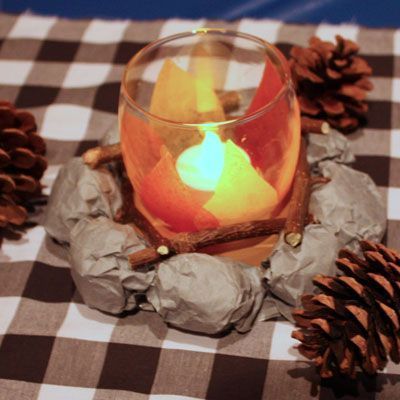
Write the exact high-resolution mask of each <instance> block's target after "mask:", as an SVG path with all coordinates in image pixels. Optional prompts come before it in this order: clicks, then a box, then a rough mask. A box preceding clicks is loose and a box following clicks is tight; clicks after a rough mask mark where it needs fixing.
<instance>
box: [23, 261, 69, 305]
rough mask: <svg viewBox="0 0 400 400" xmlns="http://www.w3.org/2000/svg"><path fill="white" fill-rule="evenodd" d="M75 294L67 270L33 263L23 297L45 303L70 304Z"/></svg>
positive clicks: (36, 262)
mask: <svg viewBox="0 0 400 400" xmlns="http://www.w3.org/2000/svg"><path fill="white" fill-rule="evenodd" d="M74 293H75V284H74V283H73V281H72V277H71V272H70V269H69V268H65V267H54V266H51V265H48V264H45V263H42V262H40V261H35V263H34V265H33V267H32V271H31V273H30V275H29V278H28V281H27V283H26V286H25V290H24V292H23V297H26V298H29V299H33V300H38V301H43V302H47V303H66V302H70V301H71V299H72V297H73V295H74Z"/></svg>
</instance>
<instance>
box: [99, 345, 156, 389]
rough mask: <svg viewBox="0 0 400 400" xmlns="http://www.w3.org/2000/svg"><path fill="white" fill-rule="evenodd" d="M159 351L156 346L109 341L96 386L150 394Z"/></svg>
mask: <svg viewBox="0 0 400 400" xmlns="http://www.w3.org/2000/svg"><path fill="white" fill-rule="evenodd" d="M160 352H161V349H159V348H156V347H150V346H136V345H127V344H121V343H109V345H108V348H107V354H106V357H105V360H104V364H103V370H102V372H101V376H100V379H99V383H98V388H100V389H115V390H128V391H133V392H137V393H146V394H150V392H151V388H152V385H153V382H154V377H155V375H156V372H157V365H158V360H159V357H160Z"/></svg>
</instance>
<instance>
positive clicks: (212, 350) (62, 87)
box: [0, 14, 400, 400]
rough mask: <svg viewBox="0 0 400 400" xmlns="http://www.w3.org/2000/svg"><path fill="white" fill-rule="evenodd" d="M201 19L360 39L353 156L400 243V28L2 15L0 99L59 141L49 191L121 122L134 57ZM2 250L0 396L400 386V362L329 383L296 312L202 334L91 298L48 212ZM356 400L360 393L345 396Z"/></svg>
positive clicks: (283, 34)
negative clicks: (320, 374) (296, 336)
mask: <svg viewBox="0 0 400 400" xmlns="http://www.w3.org/2000/svg"><path fill="white" fill-rule="evenodd" d="M201 26H211V27H228V28H230V29H234V30H240V31H244V32H248V33H252V34H255V35H258V36H260V37H262V38H264V39H266V40H268V41H270V42H273V43H276V44H278V45H279V47H280V48H281V49H282V50H283V51H284V52H286V53H287V51H288V49H289V48H290V46H291V45H292V44H299V45H306V44H307V41H308V38H309V37H310V36H311V35H313V34H317V35H319V36H320V37H321V38H324V39H333V38H334V35H335V34H338V33H340V34H341V35H343V36H344V37H347V38H350V39H353V40H355V41H357V42H358V43H359V44H360V46H361V52H362V54H363V56H364V57H365V58H366V59H367V60H368V62H369V63H370V64H371V65H372V67H373V68H374V77H373V79H372V80H373V83H374V85H375V90H374V91H373V92H372V93H371V95H370V96H369V105H370V110H369V116H368V119H369V124H368V126H367V128H365V129H363V130H361V131H359V132H357V133H355V134H353V135H351V136H349V138H350V140H351V143H352V148H353V151H354V153H355V154H356V155H357V161H356V164H355V168H357V169H360V170H362V171H365V172H367V173H369V174H370V175H371V176H372V178H373V179H374V180H375V182H376V183H377V185H378V186H379V188H380V190H381V192H382V195H383V198H384V201H385V203H386V204H384V205H386V206H387V215H388V232H387V236H386V242H387V243H388V245H390V246H392V247H397V248H400V30H397V31H396V30H390V29H364V28H359V27H357V26H348V25H347V26H346V25H345V26H332V25H318V26H316V25H288V24H283V23H281V22H278V21H271V20H257V21H256V20H249V19H243V20H240V21H236V22H232V23H226V22H223V21H206V20H196V21H185V20H167V21H161V20H158V21H152V22H135V21H103V20H96V19H94V20H76V21H71V20H65V19H57V18H54V17H40V16H30V15H21V16H10V15H6V14H0V98H2V99H7V100H9V101H12V102H15V103H16V105H17V107H19V108H26V109H29V110H30V111H32V112H33V113H34V115H35V116H36V118H37V122H38V125H39V127H40V132H41V135H42V136H43V137H44V138H45V139H46V141H47V145H48V154H47V155H48V159H49V163H50V166H49V168H48V170H47V172H46V174H45V177H44V180H43V183H44V184H45V185H47V188H46V191H47V192H50V189H51V186H52V183H53V181H54V179H55V177H56V175H57V172H58V170H59V168H60V166H61V165H63V163H65V162H66V161H67V160H68V159H70V158H71V157H72V156H74V155H79V154H81V153H82V152H83V151H84V150H85V149H87V148H89V147H91V146H93V145H94V144H95V143H96V141H97V139H99V138H100V137H102V136H103V134H104V133H105V132H106V131H107V129H108V128H109V127H110V126H111V125H113V124H115V123H116V110H117V104H118V92H119V85H120V79H121V74H122V71H123V68H124V64H125V63H126V62H127V61H128V60H129V58H130V57H131V56H132V55H133V54H134V53H135V52H136V51H138V50H139V49H140V48H142V47H143V46H144V45H145V44H146V43H148V42H149V41H152V40H154V39H156V38H158V37H161V36H166V35H170V34H173V33H178V32H182V31H188V30H191V29H193V28H197V27H201ZM41 219H42V213H38V214H37V215H35V216H34V220H35V221H37V222H38V225H37V226H35V227H33V228H32V229H30V230H28V232H27V234H26V235H24V236H23V237H22V238H21V239H20V240H19V241H8V240H6V241H5V242H4V244H3V247H2V249H1V253H0V399H1V400H11V399H12V400H15V399H18V400H19V399H21V400H24V399H40V400H61V399H62V400H64V399H68V400H83V399H85V400H86V399H88V400H89V399H96V400H105V399H119V400H125V399H152V400H156V399H157V400H161V399H174V398H177V399H192V398H194V399H204V398H207V399H218V400H224V399H230V400H234V399H246V400H252V399H260V398H263V399H296V400H302V399H310V398H320V399H324V400H325V399H331V398H335V396H338V397H339V396H340V395H341V394H343V393H344V392H345V391H346V392H347V393H352V394H358V395H359V398H365V399H396V398H399V397H400V366H396V365H393V364H390V365H389V366H388V367H387V369H386V370H385V371H384V372H383V373H380V374H378V375H377V376H376V377H375V378H369V379H361V381H360V382H359V384H358V386H357V385H355V384H352V383H349V382H343V381H341V382H338V381H335V382H330V383H328V382H322V385H319V384H320V383H321V382H319V379H318V378H317V376H316V375H315V372H314V369H313V368H312V367H311V366H310V364H309V363H307V362H305V361H304V360H303V359H302V358H301V356H300V355H299V354H298V353H297V351H296V350H295V349H294V347H293V345H294V341H293V339H291V338H290V333H291V331H292V326H291V324H290V323H288V322H286V321H283V320H277V321H269V322H263V323H258V324H257V325H256V326H255V327H254V328H253V330H252V331H251V332H250V333H248V334H245V335H241V334H238V333H235V332H234V333H230V334H228V335H226V336H221V337H207V336H196V335H192V334H189V333H184V332H181V331H177V330H174V329H169V328H168V327H167V326H166V325H165V324H164V323H163V322H162V320H161V319H160V318H159V317H158V316H157V314H155V313H146V312H139V313H137V314H133V315H132V314H131V315H127V316H126V317H124V318H116V317H113V316H109V315H105V314H102V313H101V312H98V311H96V310H92V309H89V308H88V307H87V306H85V305H84V304H83V303H82V300H81V298H80V296H79V294H78V293H77V292H76V290H75V287H74V284H73V282H72V280H71V276H70V271H69V264H68V260H67V258H66V254H65V253H64V252H63V250H62V249H61V247H59V246H57V245H56V244H54V243H53V242H52V240H51V239H50V238H49V237H47V236H46V234H45V231H44V229H43V227H42V226H41V224H40V222H41ZM345 398H348V397H345Z"/></svg>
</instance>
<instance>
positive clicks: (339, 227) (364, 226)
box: [310, 161, 386, 250]
mask: <svg viewBox="0 0 400 400" xmlns="http://www.w3.org/2000/svg"><path fill="white" fill-rule="evenodd" d="M319 168H320V171H321V173H322V174H323V175H324V176H325V177H328V178H331V182H330V183H328V184H326V185H321V186H320V187H319V188H315V189H314V190H313V192H312V195H311V200H310V212H311V213H312V214H313V215H314V216H315V217H316V218H317V219H318V220H319V221H321V223H322V224H324V226H327V227H330V228H332V229H333V230H334V232H335V236H336V237H337V239H338V240H339V242H340V243H341V245H346V246H347V247H350V248H351V249H353V250H357V249H358V240H360V239H363V238H364V239H369V240H374V241H380V240H381V239H382V237H383V234H384V232H385V229H386V209H385V206H384V200H383V198H382V196H381V195H380V193H379V191H378V188H377V187H376V185H375V183H374V182H373V180H372V179H371V178H370V176H369V175H367V174H365V173H363V172H360V171H356V170H355V169H353V168H350V167H348V166H346V165H343V164H337V163H335V162H333V161H324V162H322V163H320V164H319Z"/></svg>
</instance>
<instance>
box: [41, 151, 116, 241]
mask: <svg viewBox="0 0 400 400" xmlns="http://www.w3.org/2000/svg"><path fill="white" fill-rule="evenodd" d="M121 204H122V199H121V193H120V190H119V188H118V185H117V182H116V180H115V178H114V177H113V175H112V174H111V172H110V171H109V170H108V169H107V168H105V167H102V168H99V169H96V170H93V169H91V168H89V167H87V166H86V165H85V164H84V163H83V161H82V159H81V158H80V157H79V158H73V159H71V160H70V161H68V162H67V163H66V164H65V165H64V166H63V167H62V168H61V170H60V172H59V174H58V176H57V179H56V181H55V182H54V185H53V190H52V192H51V195H50V197H49V201H48V204H47V208H46V212H45V217H44V226H45V229H46V231H47V233H48V234H49V235H50V236H52V237H54V238H55V239H57V240H58V241H59V242H61V243H69V240H70V237H69V236H70V232H71V229H72V228H73V227H74V226H75V224H76V223H78V222H79V221H80V220H81V219H83V218H85V217H87V216H98V215H104V216H107V217H109V218H112V217H113V216H114V214H115V212H116V211H117V210H118V208H120V207H121Z"/></svg>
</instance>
